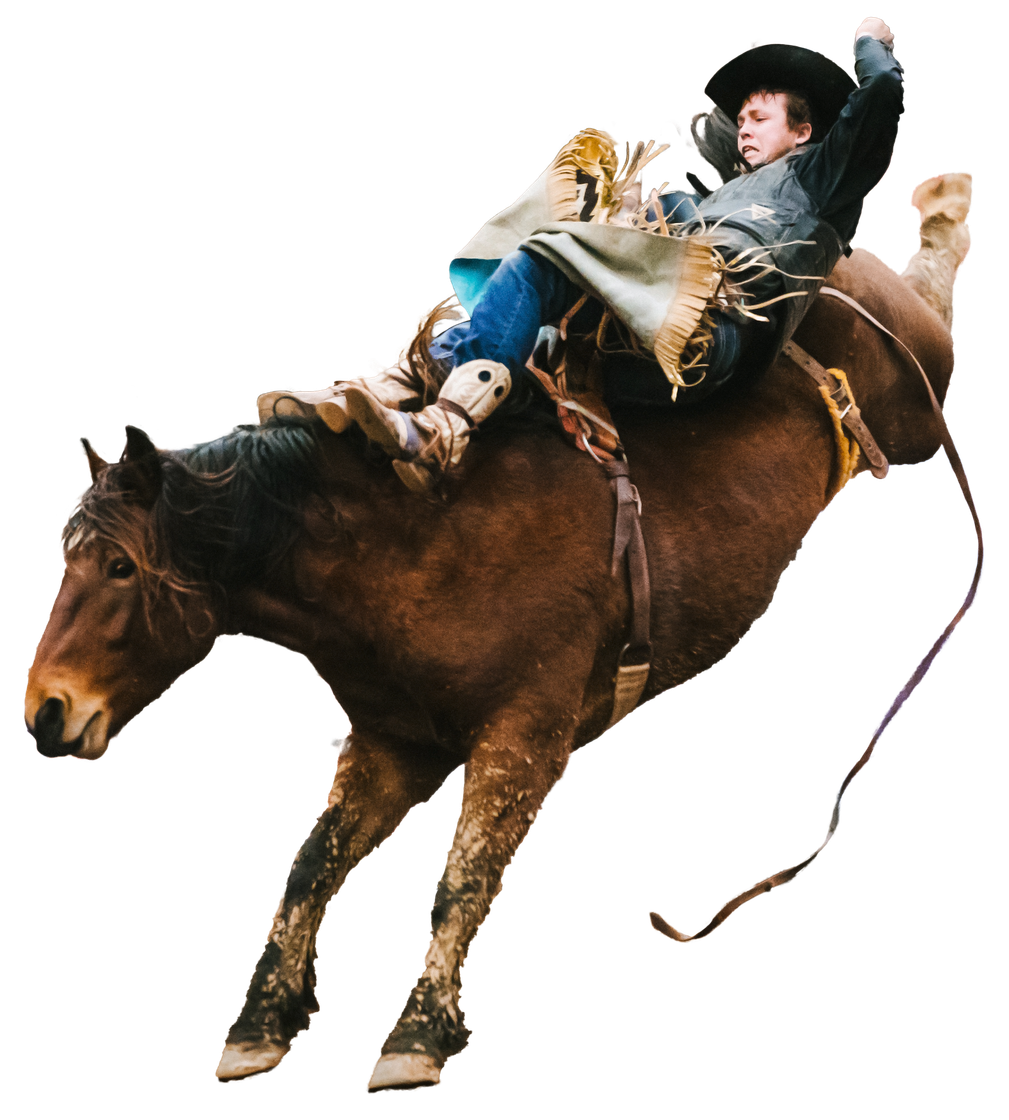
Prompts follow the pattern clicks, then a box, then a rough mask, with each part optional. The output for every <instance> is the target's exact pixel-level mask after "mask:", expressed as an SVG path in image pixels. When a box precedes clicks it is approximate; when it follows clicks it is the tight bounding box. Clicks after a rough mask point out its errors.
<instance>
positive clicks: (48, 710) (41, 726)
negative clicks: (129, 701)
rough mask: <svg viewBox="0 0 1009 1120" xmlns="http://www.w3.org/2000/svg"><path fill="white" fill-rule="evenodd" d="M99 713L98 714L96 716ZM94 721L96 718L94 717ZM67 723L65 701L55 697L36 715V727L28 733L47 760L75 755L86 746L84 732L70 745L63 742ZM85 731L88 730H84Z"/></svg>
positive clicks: (50, 698) (31, 728) (30, 728)
mask: <svg viewBox="0 0 1009 1120" xmlns="http://www.w3.org/2000/svg"><path fill="white" fill-rule="evenodd" d="M97 714H98V713H97V712H96V713H95V715H97ZM92 719H94V716H93V717H92ZM65 721H66V712H65V709H64V707H63V701H62V700H57V698H56V697H55V696H50V697H49V699H48V700H47V701H46V702H45V703H44V704H43V705H42V707H41V708H39V710H38V711H37V712H36V713H35V726H34V727H30V726H29V725H28V723H27V721H26V722H25V727H27V728H28V733H29V734H30V735H34V736H35V745H36V746H37V747H38V752H39V754H44V755H45V756H46V758H60V757H62V756H63V755H67V754H75V753H76V752H77V751H79V750H80V749H81V747H82V746H83V745H84V731H82V732H81V733H80V735H78V736H77V738H76V739H72V740H71V741H70V742H69V743H64V742H63V728H64V724H65ZM84 730H85V731H86V730H87V728H85V729H84Z"/></svg>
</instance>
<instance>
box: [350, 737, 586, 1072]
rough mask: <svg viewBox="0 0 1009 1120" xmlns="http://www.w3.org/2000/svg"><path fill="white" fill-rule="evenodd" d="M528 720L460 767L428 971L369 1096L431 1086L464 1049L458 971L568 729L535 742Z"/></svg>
mask: <svg viewBox="0 0 1009 1120" xmlns="http://www.w3.org/2000/svg"><path fill="white" fill-rule="evenodd" d="M532 722H533V721H532V720H525V719H520V720H518V721H515V722H512V723H510V724H499V725H496V726H494V727H492V728H488V729H487V730H486V731H484V733H483V734H482V735H481V737H480V741H479V742H478V743H477V745H476V747H475V748H474V750H473V752H472V755H471V756H470V759H469V761H468V762H467V764H466V785H465V794H464V797H463V807H462V814H461V815H460V817H459V824H458V827H457V829H456V834H455V841H454V843H453V845H452V850H451V852H450V853H449V857H448V863H447V865H446V867H445V874H444V875H443V876H442V880H441V882H440V883H439V885H438V892H437V894H436V895H435V902H434V909H433V910H432V912H431V925H432V932H433V934H434V936H433V939H432V941H431V947H430V949H429V950H428V954H427V960H426V962H425V963H426V966H427V967H426V968H425V970H424V974H423V975H422V976H421V978H420V979H419V980H418V981H417V986H416V987H415V988H414V990H413V992H412V993H411V995H410V998H409V1000H407V1004H406V1007H405V1009H404V1010H403V1014H402V1015H401V1016H400V1019H399V1022H398V1023H397V1024H396V1026H395V1029H394V1030H393V1032H392V1034H390V1035H389V1037H388V1039H387V1040H386V1042H385V1045H384V1046H383V1047H382V1057H381V1058H379V1060H378V1064H377V1065H376V1066H375V1072H374V1073H373V1074H372V1078H371V1082H370V1084H369V1085H368V1088H369V1090H371V1091H372V1092H374V1091H376V1090H378V1089H412V1088H415V1087H416V1086H419V1085H434V1084H436V1083H437V1082H438V1080H439V1078H440V1070H441V1067H442V1065H444V1063H445V1060H446V1059H447V1058H449V1057H450V1056H451V1055H452V1054H456V1053H458V1052H459V1051H460V1050H461V1049H462V1048H463V1047H464V1046H465V1045H466V1039H467V1037H468V1035H469V1031H468V1030H467V1029H466V1028H465V1027H464V1026H463V1017H462V1012H461V1011H460V1010H459V987H460V978H459V970H460V968H461V967H462V963H463V960H464V959H465V956H466V951H467V949H468V948H469V944H470V941H472V939H473V936H474V934H475V933H476V931H477V929H478V928H479V926H480V923H481V922H482V921H483V919H484V918H485V917H486V915H487V911H488V910H489V909H490V904H491V901H492V899H493V898H494V896H495V895H496V894H497V892H498V890H499V889H500V886H501V876H502V874H503V872H504V869H505V867H506V866H507V865H508V863H509V862H510V861H511V858H512V856H513V855H514V854H515V850H516V849H517V848H518V846H519V843H520V842H521V841H522V839H523V837H524V836H525V834H526V833H527V832H528V830H529V827H530V825H531V824H532V821H533V820H534V818H535V816H536V813H537V812H538V810H539V807H540V805H541V804H542V802H543V798H544V797H546V795H547V793H548V792H549V790H550V788H551V787H552V786H553V784H554V782H556V781H557V779H558V778H559V777H560V776H561V774H562V773H563V771H564V767H565V765H566V763H567V758H568V754H569V752H570V749H571V733H570V731H568V730H566V729H563V730H555V732H554V733H553V734H550V733H547V734H543V733H542V731H540V730H538V729H534V727H533V726H532Z"/></svg>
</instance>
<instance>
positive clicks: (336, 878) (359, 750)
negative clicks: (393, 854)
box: [217, 732, 459, 1081]
mask: <svg viewBox="0 0 1009 1120" xmlns="http://www.w3.org/2000/svg"><path fill="white" fill-rule="evenodd" d="M458 761H459V760H458V759H456V758H452V757H450V756H448V755H446V754H444V753H443V752H441V751H437V750H434V749H430V750H428V749H421V748H418V747H415V746H411V747H406V746H401V745H398V744H391V743H389V742H385V741H382V740H380V739H378V738H375V737H373V736H370V735H362V734H360V733H357V732H354V733H352V734H351V736H350V737H349V738H348V739H347V742H346V744H345V746H344V748H343V751H342V753H341V755H340V762H339V765H338V767H337V771H336V779H335V780H334V782H333V788H332V791H331V792H330V795H329V806H328V808H327V809H326V811H325V812H324V813H323V814H322V816H321V817H320V818H319V821H318V823H317V824H316V826H315V828H314V829H313V830H312V834H311V835H310V836H309V838H308V839H307V840H306V841H305V843H304V844H303V845H302V847H301V851H300V852H298V856H297V858H296V859H295V861H294V866H293V867H292V868H291V874H290V876H289V877H288V880H287V889H286V890H285V891H284V897H283V900H282V901H281V903H280V909H279V910H278V911H277V916H276V918H274V920H273V928H272V930H271V931H270V938H269V940H268V941H267V944H266V949H265V951H264V952H263V955H262V957H261V958H260V961H259V964H258V965H257V967H256V971H255V973H254V975H253V977H252V983H251V984H250V985H249V993H248V995H247V996H246V999H245V1007H244V1008H243V1009H242V1013H241V1015H239V1017H238V1019H237V1021H236V1022H235V1024H234V1026H233V1027H232V1028H231V1030H230V1031H229V1032H228V1041H227V1045H226V1046H225V1047H224V1053H223V1055H222V1056H221V1063H220V1065H219V1066H218V1068H217V1076H218V1077H219V1078H220V1079H221V1080H222V1081H231V1080H235V1079H236V1078H240V1077H248V1076H249V1075H250V1074H253V1073H261V1072H262V1071H263V1070H267V1069H272V1068H273V1067H274V1066H275V1065H277V1063H278V1062H279V1061H280V1060H281V1058H283V1056H284V1055H285V1054H286V1053H287V1051H288V1050H289V1049H290V1044H291V1039H292V1038H294V1036H295V1035H296V1034H297V1033H298V1031H301V1030H304V1029H305V1028H306V1027H307V1026H308V1017H309V1015H310V1014H311V1012H313V1011H318V1009H319V1005H318V1003H317V1002H316V999H315V992H314V988H315V968H314V965H313V962H314V960H315V937H316V933H317V932H318V929H319V924H320V922H321V921H322V916H323V913H324V912H325V909H326V904H327V902H329V900H330V898H331V897H332V896H333V895H334V894H335V893H336V891H337V890H339V888H340V887H341V886H342V885H343V881H344V879H346V877H347V874H348V873H349V871H350V870H351V868H353V867H354V866H355V864H357V863H358V862H359V861H360V860H361V859H363V858H364V857H365V856H366V855H367V854H368V853H369V852H370V851H372V849H373V848H376V847H377V846H378V845H379V844H381V842H382V841H383V840H384V839H385V838H386V837H387V836H389V835H390V833H392V832H393V830H394V829H395V828H396V826H397V825H398V824H399V822H400V821H401V820H402V819H403V817H404V816H406V814H407V812H408V811H409V810H410V809H411V808H412V807H413V806H414V805H416V804H418V803H419V802H421V801H426V800H427V799H428V798H429V797H430V796H431V795H432V794H433V793H434V792H435V791H436V790H437V789H438V787H439V786H440V785H441V784H442V782H443V781H444V780H445V778H446V776H447V775H448V774H449V773H450V772H451V771H452V770H453V769H454V768H455V767H456V765H458Z"/></svg>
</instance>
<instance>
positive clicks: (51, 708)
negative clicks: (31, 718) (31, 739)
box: [32, 697, 64, 743]
mask: <svg viewBox="0 0 1009 1120" xmlns="http://www.w3.org/2000/svg"><path fill="white" fill-rule="evenodd" d="M63 721H64V715H63V701H62V700H57V699H56V698H55V697H49V699H48V700H47V701H46V702H45V703H44V704H43V706H41V708H39V710H38V712H37V713H36V717H35V728H34V729H32V735H34V736H35V739H36V741H37V743H60V741H62V740H63Z"/></svg>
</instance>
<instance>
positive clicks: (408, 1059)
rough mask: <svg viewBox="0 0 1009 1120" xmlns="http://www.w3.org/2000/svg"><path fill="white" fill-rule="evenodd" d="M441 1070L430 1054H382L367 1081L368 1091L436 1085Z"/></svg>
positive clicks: (375, 1091)
mask: <svg viewBox="0 0 1009 1120" xmlns="http://www.w3.org/2000/svg"><path fill="white" fill-rule="evenodd" d="M440 1080H441V1070H440V1069H439V1068H438V1066H437V1064H436V1063H435V1060H434V1058H432V1057H431V1056H430V1054H383V1055H382V1057H381V1058H379V1059H378V1063H377V1064H376V1066H375V1072H374V1073H373V1074H372V1075H371V1080H370V1081H369V1082H368V1092H369V1093H377V1092H378V1091H379V1089H417V1088H419V1087H420V1086H421V1085H437V1084H438V1082H439V1081H440Z"/></svg>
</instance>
